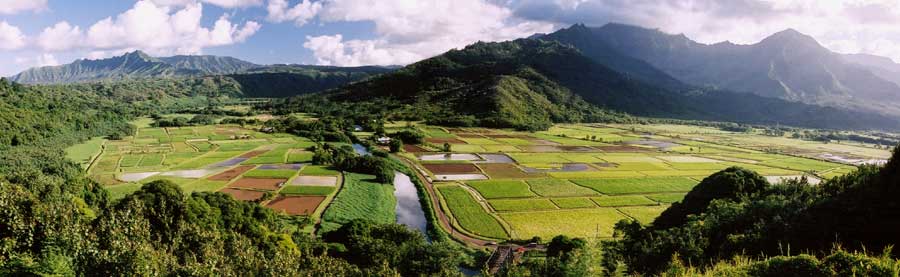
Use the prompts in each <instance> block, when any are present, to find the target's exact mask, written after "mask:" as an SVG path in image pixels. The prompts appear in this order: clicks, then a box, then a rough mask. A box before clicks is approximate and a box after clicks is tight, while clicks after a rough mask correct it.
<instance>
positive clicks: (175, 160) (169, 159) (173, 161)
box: [162, 152, 200, 166]
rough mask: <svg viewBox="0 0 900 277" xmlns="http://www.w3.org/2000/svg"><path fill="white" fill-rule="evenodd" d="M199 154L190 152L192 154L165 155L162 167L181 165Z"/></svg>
mask: <svg viewBox="0 0 900 277" xmlns="http://www.w3.org/2000/svg"><path fill="white" fill-rule="evenodd" d="M199 155H200V153H197V152H192V153H169V154H166V159H165V160H163V163H162V164H163V165H167V166H171V165H177V164H180V163H183V162H185V161H187V160H190V159H192V158H194V157H196V156H199Z"/></svg>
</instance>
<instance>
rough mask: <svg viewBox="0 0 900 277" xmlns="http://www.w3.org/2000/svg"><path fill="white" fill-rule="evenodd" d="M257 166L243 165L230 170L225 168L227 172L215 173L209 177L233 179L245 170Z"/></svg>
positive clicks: (216, 179)
mask: <svg viewBox="0 0 900 277" xmlns="http://www.w3.org/2000/svg"><path fill="white" fill-rule="evenodd" d="M254 167H256V166H253V165H242V166H238V167H235V168H232V169H229V170H225V172H222V173H219V174H216V175H213V176H212V177H209V178H208V179H210V180H213V181H231V179H234V178H236V177H237V176H241V174H244V172H247V171H250V170H251V169H253V168H254Z"/></svg>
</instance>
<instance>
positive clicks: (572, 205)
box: [550, 198, 597, 209]
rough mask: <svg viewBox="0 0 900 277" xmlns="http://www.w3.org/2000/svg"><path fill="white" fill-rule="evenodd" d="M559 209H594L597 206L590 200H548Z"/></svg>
mask: <svg viewBox="0 0 900 277" xmlns="http://www.w3.org/2000/svg"><path fill="white" fill-rule="evenodd" d="M550 200H551V201H553V203H554V204H556V206H559V208H561V209H579V208H596V207H597V204H594V201H591V199H590V198H553V199H550Z"/></svg>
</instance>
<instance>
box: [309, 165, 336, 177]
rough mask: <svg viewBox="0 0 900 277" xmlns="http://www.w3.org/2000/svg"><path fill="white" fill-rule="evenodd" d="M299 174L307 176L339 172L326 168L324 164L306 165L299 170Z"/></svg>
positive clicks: (334, 174)
mask: <svg viewBox="0 0 900 277" xmlns="http://www.w3.org/2000/svg"><path fill="white" fill-rule="evenodd" d="M300 175H307V176H337V175H341V173H340V172H338V171H335V170H333V169H330V168H328V167H327V166H324V165H307V166H304V167H303V169H301V170H300Z"/></svg>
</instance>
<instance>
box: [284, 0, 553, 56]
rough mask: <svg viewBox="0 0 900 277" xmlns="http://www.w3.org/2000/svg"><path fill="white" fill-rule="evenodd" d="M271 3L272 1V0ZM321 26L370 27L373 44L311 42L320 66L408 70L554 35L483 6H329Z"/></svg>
mask: <svg viewBox="0 0 900 277" xmlns="http://www.w3.org/2000/svg"><path fill="white" fill-rule="evenodd" d="M270 3H271V0H270ZM318 17H319V20H320V21H322V22H340V21H347V22H363V21H367V22H371V23H374V25H375V35H376V38H374V39H353V40H344V38H343V36H342V35H340V34H334V35H324V36H309V37H307V40H306V42H305V43H304V44H303V47H305V48H307V49H309V50H311V51H313V56H314V57H315V58H316V60H317V62H318V63H319V64H324V65H342V66H358V65H367V64H379V65H394V64H408V63H412V62H415V61H418V60H421V59H424V58H428V57H431V56H434V55H437V54H440V53H442V52H445V51H447V50H449V49H453V48H461V47H463V46H465V45H468V44H471V43H474V42H477V41H503V40H510V39H516V38H521V37H526V36H529V35H532V34H534V33H539V32H549V31H552V30H553V28H554V25H553V24H549V23H546V22H541V21H533V20H530V21H523V20H518V19H516V18H515V17H514V16H513V11H512V10H510V9H508V8H506V7H503V6H500V5H497V4H494V3H492V2H489V1H483V0H455V1H444V0H420V1H409V0H329V1H325V2H323V4H322V9H321V11H319V13H318Z"/></svg>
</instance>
